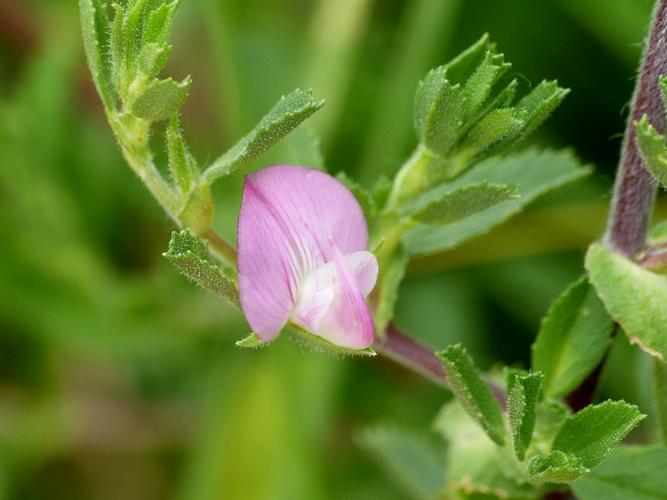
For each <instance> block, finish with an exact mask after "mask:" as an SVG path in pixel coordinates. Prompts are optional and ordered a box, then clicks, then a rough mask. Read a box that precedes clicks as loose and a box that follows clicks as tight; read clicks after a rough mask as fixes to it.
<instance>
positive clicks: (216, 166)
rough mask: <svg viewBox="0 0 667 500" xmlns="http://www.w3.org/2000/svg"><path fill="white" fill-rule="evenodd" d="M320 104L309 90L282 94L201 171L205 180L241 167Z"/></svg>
mask: <svg viewBox="0 0 667 500" xmlns="http://www.w3.org/2000/svg"><path fill="white" fill-rule="evenodd" d="M323 104H324V101H317V100H315V99H313V95H312V92H311V91H310V90H308V91H305V90H299V89H297V90H295V91H294V92H292V93H291V94H289V95H287V96H283V97H281V98H280V100H279V101H278V103H277V104H276V105H275V106H274V107H273V108H272V109H271V111H269V113H268V114H267V115H266V116H264V118H262V120H261V121H260V122H259V124H258V125H257V126H256V127H255V129H254V130H253V131H252V132H250V133H249V134H248V135H246V136H245V137H244V138H243V139H241V140H240V141H239V142H238V143H237V144H236V145H235V146H234V147H232V148H231V149H230V150H229V151H227V152H226V153H225V154H224V155H222V156H221V157H220V158H219V159H218V160H216V161H215V162H214V163H213V164H212V165H211V166H210V167H209V168H208V169H207V170H206V171H205V172H204V178H205V180H206V181H207V182H208V183H212V182H214V181H216V180H217V179H220V178H221V177H226V176H228V175H229V174H231V173H233V172H234V171H236V170H238V169H239V168H242V167H244V166H245V165H247V164H248V162H249V161H250V160H251V159H253V158H255V157H256V156H259V155H260V154H262V153H264V152H265V151H266V150H268V149H269V148H270V147H271V146H273V145H274V144H275V143H276V142H278V141H279V140H280V139H282V138H283V137H284V136H286V135H287V134H288V133H289V132H290V131H291V130H293V129H294V128H296V127H297V126H298V125H299V124H301V122H303V121H304V120H305V119H306V118H308V117H309V116H310V115H312V114H313V113H314V112H315V111H317V110H318V109H320V108H321V107H322V106H323Z"/></svg>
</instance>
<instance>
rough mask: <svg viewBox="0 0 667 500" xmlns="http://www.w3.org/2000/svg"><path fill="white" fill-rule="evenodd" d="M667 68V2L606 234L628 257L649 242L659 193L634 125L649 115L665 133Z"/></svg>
mask: <svg viewBox="0 0 667 500" xmlns="http://www.w3.org/2000/svg"><path fill="white" fill-rule="evenodd" d="M666 69H667V0H658V1H657V2H656V5H655V8H654V10H653V22H652V27H651V34H650V35H649V39H648V42H647V44H646V47H645V49H644V57H643V60H642V64H641V68H640V72H639V78H638V80H637V85H636V87H635V93H634V95H633V98H632V109H631V112H630V116H629V117H628V123H627V126H626V130H625V137H624V140H623V148H622V150H621V160H620V164H619V171H618V175H617V177H616V185H615V187H614V199H613V203H612V207H611V213H610V214H609V222H608V225H607V234H606V235H605V243H606V244H607V246H609V247H610V248H611V249H613V250H615V251H617V252H619V253H621V254H623V255H626V256H631V255H634V254H635V253H636V252H637V251H638V250H639V249H640V248H641V247H642V245H643V244H644V242H645V241H646V233H647V230H648V225H649V221H650V218H651V211H652V208H653V200H654V198H655V192H656V184H655V182H654V180H653V178H652V177H651V174H650V173H649V172H648V170H646V168H645V167H644V162H643V160H642V158H641V155H640V154H639V148H638V147H637V135H636V131H635V122H636V121H638V120H639V119H641V117H642V116H643V115H644V114H646V115H648V118H649V121H650V122H651V124H652V125H653V126H654V127H655V128H656V130H658V131H659V132H660V133H662V132H663V131H664V128H665V117H664V108H663V102H662V93H661V91H660V85H659V83H658V77H659V76H660V75H662V74H664V73H665V70H666Z"/></svg>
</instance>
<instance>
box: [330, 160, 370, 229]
mask: <svg viewBox="0 0 667 500" xmlns="http://www.w3.org/2000/svg"><path fill="white" fill-rule="evenodd" d="M336 179H338V181H340V182H341V183H342V184H343V185H344V186H345V187H346V188H347V189H349V190H350V192H351V193H352V194H353V195H354V197H355V198H356V199H357V201H358V202H359V205H360V206H361V209H362V210H363V211H364V217H365V218H366V222H367V223H368V225H369V226H370V225H371V223H372V221H373V220H374V219H375V216H376V215H377V207H376V206H375V200H373V197H372V196H371V192H370V191H369V190H368V189H366V188H365V187H363V186H362V185H361V184H359V183H358V182H357V181H356V180H354V179H353V178H352V177H350V176H349V175H347V174H346V173H345V172H338V173H337V174H336Z"/></svg>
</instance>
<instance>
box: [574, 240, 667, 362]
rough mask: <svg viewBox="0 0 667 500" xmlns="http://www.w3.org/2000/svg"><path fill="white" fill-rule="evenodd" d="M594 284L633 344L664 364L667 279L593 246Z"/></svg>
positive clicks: (590, 252) (666, 353) (666, 354)
mask: <svg viewBox="0 0 667 500" xmlns="http://www.w3.org/2000/svg"><path fill="white" fill-rule="evenodd" d="M586 269H587V270H588V276H589V277H590V280H591V283H592V284H593V286H594V287H595V290H596V292H597V294H598V296H599V297H600V299H601V300H602V303H603V304H604V305H605V307H606V309H607V312H608V313H609V314H610V315H611V317H612V318H613V319H614V321H616V322H617V323H618V324H619V325H620V326H621V328H622V329H623V331H624V332H625V334H626V335H627V336H628V339H629V341H630V343H631V344H636V345H638V346H639V347H640V348H641V349H642V350H644V351H645V352H647V353H648V354H650V355H651V356H655V357H657V358H659V359H660V360H662V361H665V360H666V359H667V308H666V307H665V304H667V277H665V276H661V275H659V274H655V273H653V272H651V271H648V270H646V269H643V268H642V267H641V266H639V265H638V264H635V263H634V262H632V261H631V260H629V259H627V258H625V257H623V256H622V255H620V254H618V253H616V252H614V251H612V250H609V249H608V248H606V247H605V246H604V245H602V244H600V243H594V244H592V245H591V246H590V247H589V249H588V253H587V254H586Z"/></svg>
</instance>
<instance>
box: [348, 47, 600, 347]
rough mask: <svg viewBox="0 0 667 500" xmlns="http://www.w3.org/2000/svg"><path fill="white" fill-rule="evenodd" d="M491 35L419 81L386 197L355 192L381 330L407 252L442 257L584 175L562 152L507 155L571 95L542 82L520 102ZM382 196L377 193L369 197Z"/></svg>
mask: <svg viewBox="0 0 667 500" xmlns="http://www.w3.org/2000/svg"><path fill="white" fill-rule="evenodd" d="M510 69H511V64H510V63H509V62H507V61H506V60H505V57H504V55H503V54H502V53H499V52H498V51H497V48H496V45H495V44H493V43H491V41H490V40H489V38H488V36H486V35H485V36H483V37H482V38H481V39H480V40H479V41H477V42H476V43H475V44H473V45H472V46H471V47H470V48H468V49H467V50H465V51H464V52H463V53H461V54H460V55H458V56H457V57H456V58H454V59H453V60H452V61H450V62H449V63H447V64H445V65H443V66H440V67H438V68H435V69H433V70H431V71H430V72H429V73H428V74H427V75H426V76H425V77H424V78H423V80H422V81H421V82H419V84H418V87H417V91H416V94H415V101H414V126H415V131H416V134H417V139H418V143H417V146H416V148H415V150H414V152H413V154H412V155H411V156H410V157H409V158H408V160H407V161H406V162H405V164H404V165H403V166H402V167H401V169H400V170H399V171H398V173H397V175H396V177H395V178H394V179H393V181H392V183H391V188H390V190H389V191H388V193H387V194H386V195H384V193H385V191H383V190H382V187H384V186H386V183H382V184H381V185H378V186H374V187H373V188H372V189H371V190H364V189H361V188H359V187H358V186H355V189H354V190H353V192H355V194H356V195H357V197H358V198H359V199H360V200H363V202H362V205H364V207H365V209H366V212H367V215H370V221H371V223H372V228H373V231H372V236H373V238H372V239H373V242H374V245H375V246H377V247H379V252H378V259H379V263H380V269H381V273H382V274H381V277H380V281H379V284H378V291H377V293H376V296H375V310H376V312H375V319H376V326H377V330H378V333H379V334H382V332H383V330H384V328H385V326H386V325H387V323H388V322H389V321H390V320H391V318H392V316H393V309H394V303H395V300H396V297H397V288H398V286H399V285H400V282H401V279H402V277H403V274H404V271H405V266H406V264H407V262H408V259H409V257H410V256H420V255H426V254H431V253H435V252H440V251H443V250H446V249H449V248H451V247H453V246H456V245H460V244H461V243H463V242H464V241H466V240H467V239H469V238H472V237H474V236H476V235H479V234H481V233H484V232H487V231H489V230H490V229H491V228H493V227H494V226H496V225H498V224H500V223H502V222H504V221H505V220H507V219H508V218H509V217H511V216H512V215H514V214H516V213H518V212H520V211H521V210H522V209H523V208H525V207H526V206H527V205H528V204H529V203H530V202H531V201H533V200H534V199H535V198H537V197H538V196H540V195H541V194H543V193H545V192H547V191H549V190H552V189H555V188H558V187H559V186H562V185H564V184H566V183H568V182H571V181H573V180H576V179H578V178H580V177H581V176H583V175H586V174H587V173H588V169H586V168H581V166H580V165H579V163H578V161H577V160H576V159H575V158H574V157H573V156H572V155H571V154H570V153H568V152H550V151H539V150H528V151H525V152H521V153H514V154H507V155H505V154H504V153H506V152H507V151H508V150H509V149H511V148H512V147H514V146H515V145H517V144H518V143H519V142H520V141H521V140H523V139H524V138H526V137H527V136H528V135H529V134H530V133H531V132H533V131H534V130H535V129H536V128H537V127H538V126H539V125H540V124H541V123H542V122H544V120H546V119H547V118H548V116H549V115H550V114H551V113H552V112H553V111H554V110H555V109H556V107H557V106H558V105H559V104H560V103H561V102H562V100H563V99H564V98H565V96H566V95H567V94H568V90H567V89H564V88H561V87H559V86H558V84H557V83H556V82H555V81H543V82H541V83H539V84H538V85H536V86H535V87H534V88H533V89H532V90H531V91H530V92H529V93H528V94H527V95H525V96H523V97H520V98H517V93H518V89H519V84H518V80H517V79H516V78H511V77H510V76H508V75H509V72H510ZM377 192H381V193H382V194H383V196H381V197H378V196H377V195H376V194H375V193H377Z"/></svg>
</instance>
